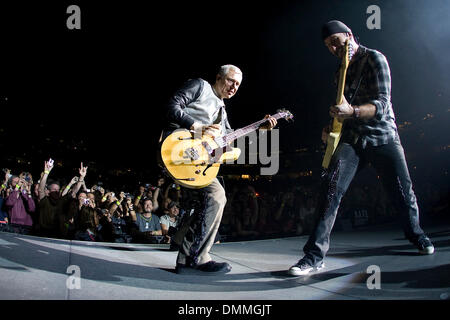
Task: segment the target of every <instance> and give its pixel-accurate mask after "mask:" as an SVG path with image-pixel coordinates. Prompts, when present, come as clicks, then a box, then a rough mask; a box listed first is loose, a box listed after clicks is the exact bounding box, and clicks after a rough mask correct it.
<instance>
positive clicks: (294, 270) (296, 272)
mask: <svg viewBox="0 0 450 320" xmlns="http://www.w3.org/2000/svg"><path fill="white" fill-rule="evenodd" d="M324 267H325V264H324V263H322V264H321V265H320V266H318V267H311V268H308V269H305V270H300V268H298V267H291V268H290V269H289V270H288V273H289V274H290V275H291V276H304V275H307V274H308V273H310V272H311V271H319V270H321V269H323V268H324Z"/></svg>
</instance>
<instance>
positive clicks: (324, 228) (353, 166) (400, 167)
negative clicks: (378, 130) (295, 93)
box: [303, 137, 425, 265]
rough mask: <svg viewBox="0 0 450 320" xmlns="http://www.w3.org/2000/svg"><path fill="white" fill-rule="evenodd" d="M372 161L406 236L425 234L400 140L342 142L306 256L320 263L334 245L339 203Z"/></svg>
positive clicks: (412, 239)
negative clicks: (370, 143)
mask: <svg viewBox="0 0 450 320" xmlns="http://www.w3.org/2000/svg"><path fill="white" fill-rule="evenodd" d="M368 162H370V163H371V164H372V166H373V167H374V168H375V170H376V171H377V173H378V175H379V176H380V180H381V182H382V184H383V187H384V188H385V191H386V194H387V195H388V197H389V198H390V200H391V202H392V205H393V206H394V207H395V209H396V210H397V211H398V213H399V214H400V217H399V218H400V221H401V224H402V227H403V230H404V233H405V236H406V238H407V239H408V240H409V241H410V242H412V243H416V242H417V241H418V240H419V239H420V238H421V237H424V236H425V234H424V232H423V230H422V229H421V228H420V226H419V209H418V206H417V200H416V196H415V194H414V191H413V189H412V182H411V178H410V176H409V171H408V167H407V164H406V159H405V154H404V151H403V147H402V145H401V143H400V139H399V138H398V137H397V138H395V139H394V141H392V142H390V143H388V144H386V145H382V146H376V147H373V146H366V148H365V149H363V148H362V147H361V145H360V144H356V145H352V144H349V143H345V142H341V143H340V144H339V146H338V148H337V149H336V151H335V154H334V155H333V158H332V160H331V164H330V166H329V168H328V172H327V175H326V176H325V178H324V181H323V183H322V185H321V190H320V195H319V202H318V204H317V207H316V217H317V220H316V223H315V227H314V229H313V232H312V233H311V235H310V237H309V239H308V242H307V243H306V245H305V246H304V248H303V251H304V253H305V257H304V259H306V260H307V261H308V262H309V263H311V264H312V265H316V264H317V263H319V262H320V261H322V260H323V258H324V257H325V255H326V253H327V251H328V249H329V247H330V234H331V230H332V228H333V225H334V222H335V220H336V215H337V212H338V209H339V204H340V202H341V199H342V197H343V196H344V194H345V192H346V191H347V188H348V187H349V185H350V182H351V181H352V180H353V178H354V176H355V174H356V173H357V172H358V171H359V170H361V169H362V168H363V167H364V165H365V164H367V163H368Z"/></svg>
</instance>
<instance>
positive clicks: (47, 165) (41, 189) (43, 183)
mask: <svg viewBox="0 0 450 320" xmlns="http://www.w3.org/2000/svg"><path fill="white" fill-rule="evenodd" d="M53 163H54V161H53V160H52V158H50V159H49V160H48V161H45V162H44V172H43V174H41V179H40V182H39V198H38V199H39V200H42V199H43V198H44V197H45V196H46V193H45V189H46V185H47V179H48V175H49V174H50V171H52V169H53Z"/></svg>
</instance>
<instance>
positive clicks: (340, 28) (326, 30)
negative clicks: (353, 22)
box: [322, 20, 352, 40]
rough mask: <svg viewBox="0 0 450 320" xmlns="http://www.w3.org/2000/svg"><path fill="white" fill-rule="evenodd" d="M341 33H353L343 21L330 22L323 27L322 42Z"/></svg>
mask: <svg viewBox="0 0 450 320" xmlns="http://www.w3.org/2000/svg"><path fill="white" fill-rule="evenodd" d="M341 32H346V33H352V30H350V28H349V27H347V26H346V25H345V24H344V23H342V22H341V21H338V20H331V21H328V22H327V23H325V24H324V25H323V26H322V40H325V39H326V38H328V37H329V36H331V35H332V34H335V33H341Z"/></svg>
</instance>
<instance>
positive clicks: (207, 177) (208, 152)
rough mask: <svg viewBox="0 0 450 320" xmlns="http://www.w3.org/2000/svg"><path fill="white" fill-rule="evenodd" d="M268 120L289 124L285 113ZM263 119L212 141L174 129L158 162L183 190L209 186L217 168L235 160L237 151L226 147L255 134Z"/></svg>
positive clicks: (282, 112) (288, 118) (238, 152)
mask: <svg viewBox="0 0 450 320" xmlns="http://www.w3.org/2000/svg"><path fill="white" fill-rule="evenodd" d="M272 117H274V118H275V119H277V120H278V119H280V118H284V119H286V120H290V119H292V118H293V115H292V114H291V113H290V112H289V111H287V110H278V113H276V114H274V115H273V116H272ZM266 121H267V119H263V120H260V121H257V122H255V123H252V124H250V125H248V126H246V127H244V128H241V129H237V130H235V131H233V132H231V133H229V134H227V135H224V136H221V137H216V138H212V137H211V136H208V135H203V136H202V135H201V134H199V135H198V137H197V135H196V134H195V132H193V131H190V130H187V129H178V130H175V131H174V132H173V133H172V134H170V135H169V136H168V137H167V138H166V139H165V140H164V141H163V143H162V145H161V160H162V163H163V164H164V167H165V169H166V171H167V173H168V174H169V175H170V176H171V177H172V178H173V179H174V180H175V181H176V182H177V183H179V184H181V185H182V186H184V187H187V188H192V189H197V188H203V187H206V186H208V185H209V184H211V182H212V181H213V179H214V178H215V177H216V176H217V173H218V172H219V168H220V165H221V164H223V163H229V162H233V161H235V160H237V159H238V158H239V156H240V154H241V150H240V149H239V148H232V147H230V143H231V142H233V141H234V140H236V139H238V138H240V137H242V136H245V135H247V134H249V133H251V132H253V131H256V130H258V129H259V128H260V126H261V125H262V124H263V123H265V122H266Z"/></svg>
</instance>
